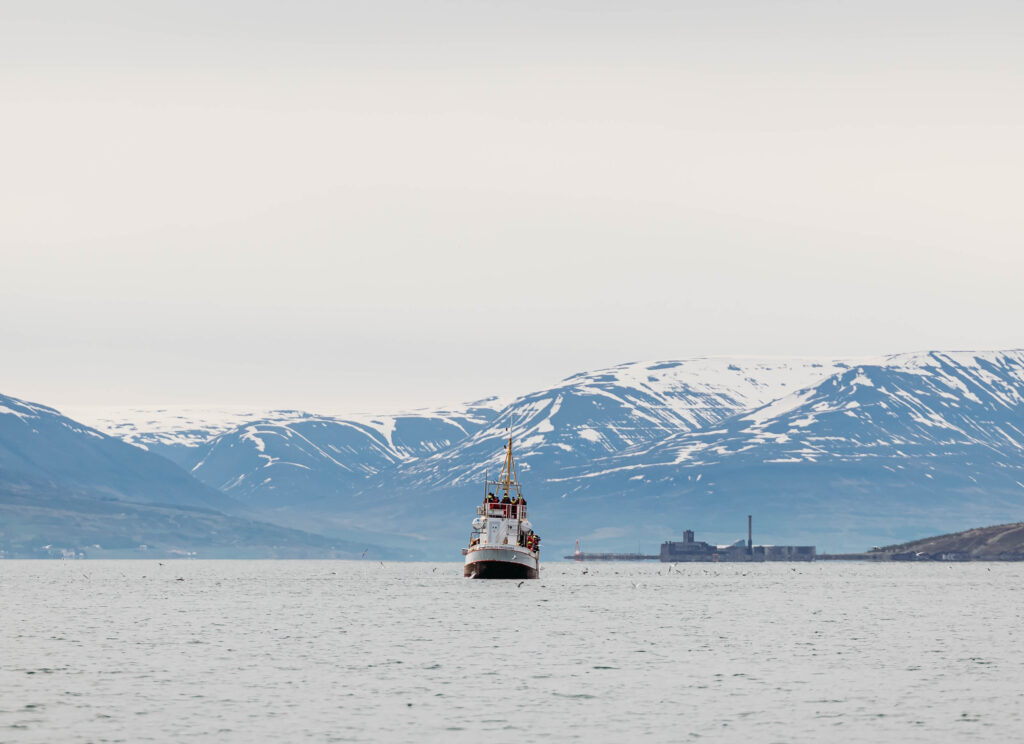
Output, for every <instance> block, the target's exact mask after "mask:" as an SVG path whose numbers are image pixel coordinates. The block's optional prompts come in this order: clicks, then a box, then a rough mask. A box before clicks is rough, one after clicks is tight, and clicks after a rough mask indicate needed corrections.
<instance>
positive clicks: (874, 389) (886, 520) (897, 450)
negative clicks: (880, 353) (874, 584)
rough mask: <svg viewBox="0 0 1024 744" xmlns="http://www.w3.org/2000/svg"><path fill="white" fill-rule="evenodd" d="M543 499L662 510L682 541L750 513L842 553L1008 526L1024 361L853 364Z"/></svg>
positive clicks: (1010, 356)
mask: <svg viewBox="0 0 1024 744" xmlns="http://www.w3.org/2000/svg"><path fill="white" fill-rule="evenodd" d="M546 487H547V488H548V489H550V490H551V491H557V490H561V491H562V495H563V496H564V498H563V499H562V501H563V504H564V505H566V508H572V507H571V505H572V504H573V503H574V502H575V503H589V504H592V505H593V502H594V500H597V501H598V502H604V503H605V504H606V503H607V502H617V503H628V504H629V509H630V510H631V511H632V510H636V509H638V508H639V509H641V510H645V509H646V510H655V509H657V510H659V511H660V512H661V513H662V514H663V515H664V516H665V517H666V518H668V519H669V520H671V521H673V522H674V523H675V524H674V526H675V528H676V531H677V532H678V531H679V530H681V529H682V528H683V527H684V526H686V525H690V526H699V525H700V524H708V525H713V526H714V527H713V528H714V529H719V526H720V525H722V524H724V523H725V522H727V521H728V520H732V522H735V523H736V524H737V530H738V529H739V526H740V523H741V522H740V520H741V518H742V515H743V514H747V513H751V512H753V513H757V514H759V523H760V525H761V526H762V527H764V528H766V530H767V531H768V532H769V533H770V534H774V535H779V534H789V535H805V536H806V539H808V540H812V541H813V538H814V535H817V536H818V537H817V542H819V543H820V542H822V540H823V539H825V540H827V541H829V542H830V544H831V545H834V546H836V548H837V549H838V548H841V549H855V548H856V547H857V545H858V544H863V542H862V541H863V540H880V539H884V537H885V536H889V535H892V536H894V537H898V536H900V535H903V534H907V531H908V530H921V531H924V532H925V533H928V532H929V531H931V532H941V531H949V530H950V529H951V528H952V527H953V526H959V525H962V524H964V523H977V524H985V523H995V522H1001V521H1003V522H1005V521H1010V520H1012V519H1015V518H1019V516H1020V515H1021V514H1022V513H1024V352H1022V351H1009V352H977V353H976V352H959V353H920V354H898V355H894V356H890V357H885V358H882V359H879V360H875V361H874V362H873V363H865V364H857V365H855V366H851V367H850V368H849V369H846V370H841V371H838V372H836V373H835V374H833V375H831V376H830V377H828V378H827V379H825V380H823V381H820V382H818V383H817V384H815V385H812V386H809V387H807V388H804V389H802V390H799V391H796V392H794V393H792V394H790V395H788V396H785V397H782V398H780V399H778V400H776V401H773V402H771V403H769V404H767V405H764V406H761V407H758V408H755V409H754V410H752V411H746V412H742V413H739V414H736V415H734V416H731V417H729V418H727V419H725V420H723V421H722V422H720V423H718V424H717V425H714V426H711V427H709V428H706V429H704V430H700V431H694V432H681V433H677V434H675V435H672V436H670V437H666V438H665V439H663V440H662V441H659V442H657V443H655V444H653V445H652V446H648V447H643V446H641V447H633V448H631V449H628V450H626V451H624V452H622V453H618V454H617V455H614V456H611V457H608V458H605V459H603V460H599V461H594V462H593V463H591V464H588V465H587V466H584V467H582V468H579V469H578V470H576V471H574V472H569V473H565V474H563V475H561V476H557V477H555V478H553V479H549V481H548V483H547V485H546ZM645 504H646V506H644V505H645ZM609 510H610V507H608V506H607V505H602V506H600V507H598V508H596V510H595V511H596V512H598V513H605V512H607V511H609ZM858 541H861V542H860V543H858Z"/></svg>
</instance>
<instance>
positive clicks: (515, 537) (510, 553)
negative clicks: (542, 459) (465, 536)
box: [462, 435, 540, 579]
mask: <svg viewBox="0 0 1024 744" xmlns="http://www.w3.org/2000/svg"><path fill="white" fill-rule="evenodd" d="M492 486H493V487H495V490H494V491H492V490H490V489H491V487H492ZM484 493H485V496H484V503H483V504H482V505H481V506H478V507H477V508H476V514H477V516H476V519H474V520H473V531H472V533H470V536H469V547H468V548H463V549H462V554H463V555H464V556H466V565H465V568H464V569H463V572H462V575H463V576H465V577H467V578H470V579H536V578H537V577H538V575H539V569H540V536H538V535H537V534H536V533H534V531H533V526H532V525H531V524H530V522H529V520H527V518H526V499H524V498H523V492H522V489H521V488H520V487H519V476H518V473H517V472H516V465H515V461H514V460H513V459H512V437H511V435H510V436H509V438H508V444H506V445H505V465H504V468H503V469H502V473H501V479H500V480H496V481H489V480H487V477H486V476H485V477H484ZM497 494H501V495H500V496H498V495H497Z"/></svg>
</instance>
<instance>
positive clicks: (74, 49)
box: [0, 0, 1024, 411]
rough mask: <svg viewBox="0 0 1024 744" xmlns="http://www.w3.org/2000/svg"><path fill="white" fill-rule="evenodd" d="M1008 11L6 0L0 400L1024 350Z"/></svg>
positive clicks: (302, 401) (480, 384) (1013, 37)
mask: <svg viewBox="0 0 1024 744" xmlns="http://www.w3.org/2000/svg"><path fill="white" fill-rule="evenodd" d="M1021 39H1024V3H1021V2H1019V1H1016V2H1006V3H991V2H990V3H986V2H971V3H966V2H962V1H958V2H942V1H941V0H930V1H929V2H896V1H894V0H887V1H886V2H865V1H863V0H861V1H859V2H842V3H837V2H825V1H823V0H815V1H814V2H769V1H766V0H758V1H757V2H723V1H721V0H716V1H714V2H710V1H709V2H699V3H698V2H683V1H681V0H672V1H671V2H646V1H643V0H631V1H630V2H619V3H607V2H600V1H597V0H587V1H586V2H575V3H566V2H557V1H556V0H545V2H535V3H534V2H523V1H519V2H507V3H495V2H484V1H483V0H475V1H473V2H425V1H423V0H415V1H411V2H397V3H396V2H382V1H380V0H374V1H372V2H347V3H346V2H337V1H332V2H326V1H325V2H288V3H284V2H277V3H267V2H255V1H253V0H246V1H245V2H241V1H238V2H211V0H203V1H202V2H186V1H182V0H175V2H164V3H152V2H141V1H140V0H126V1H124V2H101V1H99V0H93V1H92V2H88V3H82V2H77V1H74V2H5V3H2V4H0V278H2V282H0V287H2V289H0V392H3V393H7V394H12V395H16V396H19V397H25V398H29V399H33V400H38V401H40V402H44V403H49V404H51V405H57V406H58V407H59V406H61V405H71V404H107V403H110V404H145V403H150V404H152V403H169V404H173V403H183V404H184V403H188V404H196V403H221V404H246V405H248V404H253V405H260V406H298V407H304V408H311V409H314V410H332V411H333V410H337V411H340V410H362V411H365V410H388V409H393V408H401V407H410V406H416V405H421V404H423V405H426V404H434V403H446V402H456V401H460V400H467V399H471V398H474V397H481V396H483V395H486V394H490V393H493V392H501V393H516V392H525V391H527V390H529V389H531V388H532V387H535V386H540V385H545V384H549V383H551V382H553V381H555V380H557V379H560V378H561V377H564V376H566V375H568V374H571V373H573V372H576V371H579V370H583V369H588V368H594V367H598V366H605V365H608V364H613V363H617V362H621V361H629V360H634V359H646V358H651V359H665V358H677V357H685V356H694V355H701V354H728V353H736V354H758V355H761V354H765V355H769V354H770V355H789V354H800V355H819V354H820V355H842V356H845V355H854V354H857V355H861V354H874V353H885V352H891V351H905V350H915V349H924V348H1003V347H1019V346H1022V345H1024V288H1022V284H1024V241H1022V238H1024V208H1022V201H1024V194H1022V191H1024V189H1022V181H1024V43H1021Z"/></svg>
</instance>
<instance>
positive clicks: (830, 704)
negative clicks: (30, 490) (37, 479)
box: [0, 560, 1024, 742]
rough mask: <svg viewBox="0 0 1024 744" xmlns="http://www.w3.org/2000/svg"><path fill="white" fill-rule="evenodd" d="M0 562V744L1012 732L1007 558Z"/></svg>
mask: <svg viewBox="0 0 1024 744" xmlns="http://www.w3.org/2000/svg"><path fill="white" fill-rule="evenodd" d="M461 574H462V568H461V565H459V564H454V563H440V564H424V563H383V564H381V563H378V562H376V561H372V562H371V561H348V562H343V561H291V562H288V561H278V562H274V561H177V562H175V561H164V562H158V561H155V560H154V561H109V562H108V561H64V562H57V561H54V562H48V561H0V742H114V741H123V742H146V741H159V742H180V741H189V740H198V741H218V742H255V741H260V742H262V741H286V742H302V741H315V742H330V741H360V742H391V741H393V742H422V741H444V742H449V741H452V742H459V741H471V740H472V741H476V742H478V741H494V742H522V741H526V742H545V741H583V742H606V741H607V742H625V741H637V740H644V741H664V742H680V741H690V740H700V739H708V740H715V741H751V742H828V741H833V742H839V741H841V742H861V741H863V742H867V741H871V742H880V741H881V742H885V741H899V742H944V741H1020V740H1022V739H1024V640H1022V629H1024V618H1022V614H1024V564H983V563H971V564H939V563H927V564H923V563H922V564H918V563H915V564H906V563H904V564H897V563H891V564H863V563H860V564H858V563H830V562H829V563H826V562H821V563H770V564H751V565H744V564H707V563H704V564H701V563H697V564H678V565H677V566H675V567H672V566H669V565H667V564H657V563H571V562H556V561H550V562H548V563H546V564H544V569H543V571H542V574H541V578H540V579H539V580H537V581H523V582H518V581H471V580H466V579H463V578H462V576H461Z"/></svg>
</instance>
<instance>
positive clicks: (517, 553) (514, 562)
mask: <svg viewBox="0 0 1024 744" xmlns="http://www.w3.org/2000/svg"><path fill="white" fill-rule="evenodd" d="M539 568H540V561H539V559H538V556H537V554H536V553H534V552H533V551H531V550H528V549H527V548H521V547H517V546H501V547H497V546H496V547H488V546H486V545H483V546H479V547H474V548H470V549H469V550H467V551H466V564H465V567H464V569H463V572H462V575H463V576H465V577H466V578H470V579H536V578H537V577H538V576H539V574H540V571H539Z"/></svg>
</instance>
